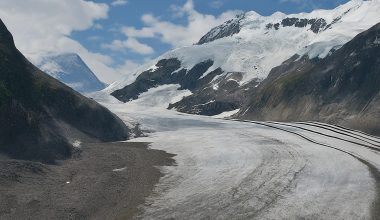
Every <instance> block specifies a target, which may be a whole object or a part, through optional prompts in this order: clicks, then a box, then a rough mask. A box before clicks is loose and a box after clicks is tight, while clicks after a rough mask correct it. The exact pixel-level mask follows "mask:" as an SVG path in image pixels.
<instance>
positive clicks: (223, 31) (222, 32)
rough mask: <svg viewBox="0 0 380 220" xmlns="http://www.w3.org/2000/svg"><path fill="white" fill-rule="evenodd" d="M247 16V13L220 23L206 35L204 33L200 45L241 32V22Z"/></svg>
mask: <svg viewBox="0 0 380 220" xmlns="http://www.w3.org/2000/svg"><path fill="white" fill-rule="evenodd" d="M244 18H245V14H241V15H238V16H236V18H235V19H231V20H229V21H226V22H225V23H224V24H222V25H219V26H217V27H214V28H213V29H211V30H210V31H209V32H208V33H207V34H206V35H204V36H203V37H202V38H201V39H200V40H199V41H198V43H197V44H198V45H201V44H205V43H208V42H211V41H214V40H217V39H220V38H224V37H229V36H233V35H234V34H237V33H239V32H240V29H241V26H240V22H241V21H242V20H243V19H244Z"/></svg>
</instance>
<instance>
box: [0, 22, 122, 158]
mask: <svg viewBox="0 0 380 220" xmlns="http://www.w3.org/2000/svg"><path fill="white" fill-rule="evenodd" d="M0 69H1V71H0V121H1V123H0V151H1V152H3V153H6V154H8V155H9V156H11V157H14V158H20V159H31V160H40V161H44V162H53V161H54V160H55V159H63V158H66V157H68V156H70V155H71V151H72V143H73V142H75V141H117V140H125V139H127V138H128V128H127V127H126V126H125V124H124V123H123V122H122V121H121V120H120V119H119V118H117V117H116V116H115V115H114V114H112V113H111V112H110V111H108V110H107V109H106V108H104V107H102V106H101V105H99V104H97V103H96V102H95V101H93V100H91V99H88V98H86V97H84V96H82V95H80V94H79V93H77V92H75V91H74V90H72V89H71V88H69V87H67V86H66V85H64V84H62V83H60V82H59V81H57V80H55V79H54V78H52V77H50V76H48V75H47V74H45V73H44V72H42V71H41V70H39V69H38V68H36V67H35V66H34V65H32V64H31V63H30V62H29V61H28V60H26V59H25V57H24V56H23V55H22V54H21V53H20V52H19V51H18V50H17V49H16V47H15V45H14V42H13V37H12V35H11V33H10V32H9V31H8V30H7V28H6V26H5V25H4V23H3V22H2V21H1V20H0Z"/></svg>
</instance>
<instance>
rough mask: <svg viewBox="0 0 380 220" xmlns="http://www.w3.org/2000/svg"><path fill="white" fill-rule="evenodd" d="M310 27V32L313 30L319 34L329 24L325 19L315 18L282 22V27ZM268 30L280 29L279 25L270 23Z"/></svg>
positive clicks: (286, 19) (292, 19) (289, 19)
mask: <svg viewBox="0 0 380 220" xmlns="http://www.w3.org/2000/svg"><path fill="white" fill-rule="evenodd" d="M308 25H310V30H312V31H313V32H314V33H316V34H317V33H318V32H320V31H322V30H324V29H325V27H326V26H327V22H326V20H325V19H323V18H313V19H306V18H301V19H300V18H285V19H283V20H282V21H281V26H282V27H298V28H304V27H306V26H308ZM266 28H267V29H272V28H274V29H276V30H278V29H280V24H279V23H275V24H272V23H269V24H267V25H266Z"/></svg>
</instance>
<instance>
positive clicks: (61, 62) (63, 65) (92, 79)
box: [36, 53, 105, 93]
mask: <svg viewBox="0 0 380 220" xmlns="http://www.w3.org/2000/svg"><path fill="white" fill-rule="evenodd" d="M36 65H37V66H38V67H39V68H40V69H41V70H42V71H44V72H45V73H47V74H49V75H50V76H52V77H54V78H56V79H58V80H59V81H61V82H63V83H65V84H66V85H68V86H70V87H71V88H73V89H74V90H76V91H78V92H80V93H89V92H95V91H99V90H102V89H104V88H105V84H104V83H102V82H101V81H100V80H99V79H98V78H97V77H96V75H95V74H94V73H93V72H92V71H91V69H90V68H89V67H88V66H87V65H86V63H85V62H84V61H83V60H82V58H81V57H80V56H79V55H78V54H73V53H66V54H59V55H49V56H45V57H43V58H42V59H41V61H40V62H39V63H38V64H36Z"/></svg>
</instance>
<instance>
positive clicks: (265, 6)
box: [72, 0, 347, 65]
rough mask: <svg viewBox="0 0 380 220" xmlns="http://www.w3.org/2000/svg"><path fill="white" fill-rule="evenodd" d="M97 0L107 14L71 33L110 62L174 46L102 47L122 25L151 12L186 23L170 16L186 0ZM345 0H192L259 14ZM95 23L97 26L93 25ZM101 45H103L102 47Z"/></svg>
mask: <svg viewBox="0 0 380 220" xmlns="http://www.w3.org/2000/svg"><path fill="white" fill-rule="evenodd" d="M95 2H98V3H106V4H108V5H111V7H110V10H109V14H108V16H109V17H108V18H107V19H104V20H100V21H98V22H97V25H96V26H95V28H92V29H89V30H87V31H81V32H74V33H73V34H72V37H73V38H74V39H76V40H78V41H79V42H81V43H82V44H83V45H84V46H85V47H86V48H88V49H89V50H91V51H94V52H99V53H103V54H108V55H109V56H111V57H112V58H113V60H114V61H115V63H114V64H113V65H121V64H122V63H123V62H125V60H131V61H132V62H135V63H143V62H144V60H147V59H150V58H154V57H156V56H159V55H160V54H162V53H164V52H165V51H167V50H169V49H171V48H173V47H175V45H171V44H168V43H165V42H162V41H161V40H160V39H159V38H156V37H152V38H139V39H137V40H138V41H139V42H141V43H143V44H146V45H149V46H150V47H151V48H152V49H153V50H154V51H153V52H151V53H144V54H140V53H136V52H135V51H133V50H128V49H124V50H120V51H118V50H110V49H107V48H105V47H104V44H109V43H111V42H112V41H113V40H115V39H117V40H125V39H126V38H127V37H128V36H126V35H125V34H123V33H121V32H120V28H122V27H124V26H128V27H135V28H136V29H141V28H143V27H144V26H146V24H144V22H142V19H141V17H142V16H143V15H144V14H152V15H153V16H154V17H157V18H159V19H160V20H161V21H168V22H171V23H173V24H177V25H186V23H187V19H186V16H183V17H179V16H174V15H173V14H174V13H175V11H174V9H173V8H175V7H182V6H183V5H184V4H185V3H186V0H128V1H125V3H124V2H122V1H120V4H119V5H114V6H112V2H113V1H112V0H97V1H95ZM345 2H347V0H219V1H218V0H216V1H205V0H194V10H196V11H198V12H199V13H201V14H210V15H214V16H218V15H220V14H222V13H223V12H226V11H235V10H237V11H250V10H254V11H256V12H258V13H259V14H261V15H270V14H272V13H274V12H276V11H281V12H284V13H298V12H308V11H311V10H313V9H316V8H325V9H328V8H334V7H336V6H337V5H340V4H343V3H345ZM96 27H97V28H96ZM102 45H103V47H102Z"/></svg>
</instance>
